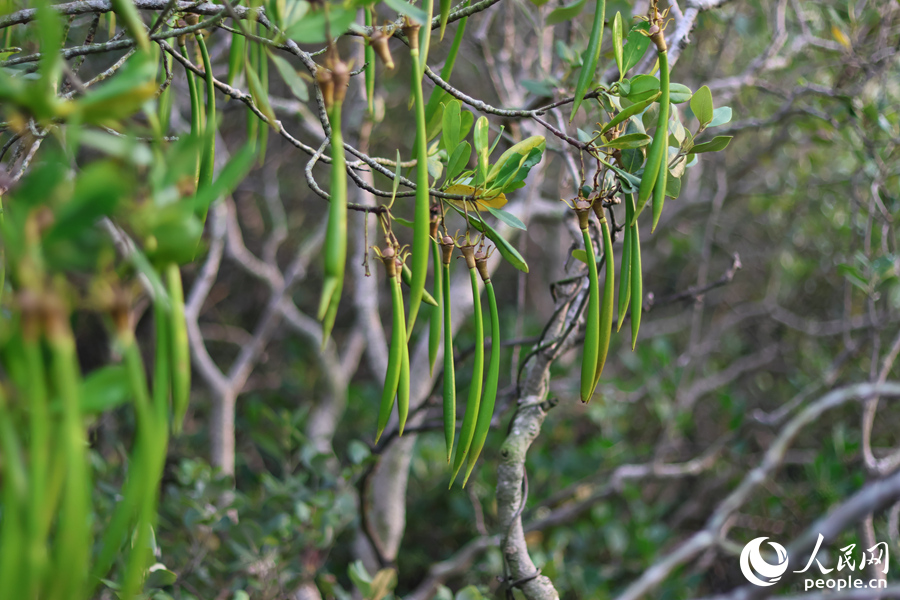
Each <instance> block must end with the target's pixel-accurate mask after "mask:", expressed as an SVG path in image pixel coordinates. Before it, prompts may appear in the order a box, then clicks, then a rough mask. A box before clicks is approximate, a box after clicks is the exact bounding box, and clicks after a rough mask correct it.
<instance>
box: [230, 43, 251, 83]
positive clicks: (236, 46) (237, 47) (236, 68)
mask: <svg viewBox="0 0 900 600" xmlns="http://www.w3.org/2000/svg"><path fill="white" fill-rule="evenodd" d="M246 53H247V38H245V37H244V36H243V35H241V34H240V33H239V32H237V31H235V32H233V33H232V34H231V46H230V47H229V48H228V77H227V78H226V79H225V81H226V82H227V83H228V85H234V82H235V80H236V79H237V78H238V75H240V74H241V69H243V68H244V56H245V55H246Z"/></svg>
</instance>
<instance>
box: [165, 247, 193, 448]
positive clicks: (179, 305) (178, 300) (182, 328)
mask: <svg viewBox="0 0 900 600" xmlns="http://www.w3.org/2000/svg"><path fill="white" fill-rule="evenodd" d="M165 277H166V286H167V288H168V292H169V301H170V304H171V307H172V314H171V315H170V318H169V320H168V323H169V344H170V348H171V352H170V353H169V355H170V357H171V361H172V363H171V377H172V431H173V433H176V434H178V433H181V426H182V424H183V423H184V416H185V415H186V414H187V409H188V404H189V403H190V399H191V351H190V346H189V342H188V335H187V320H186V318H185V315H184V289H183V287H182V284H181V271H180V270H179V269H178V265H177V264H175V263H170V264H169V265H168V266H166V273H165Z"/></svg>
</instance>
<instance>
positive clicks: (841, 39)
mask: <svg viewBox="0 0 900 600" xmlns="http://www.w3.org/2000/svg"><path fill="white" fill-rule="evenodd" d="M831 35H833V36H834V39H836V40H837V42H838V44H840V45H841V46H843V47H844V48H846V49H847V50H849V49H850V38H848V37H847V35H846V34H845V33H844V32H843V31H841V30H840V29H838V26H837V25H832V26H831Z"/></svg>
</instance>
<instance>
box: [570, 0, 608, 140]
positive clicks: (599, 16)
mask: <svg viewBox="0 0 900 600" xmlns="http://www.w3.org/2000/svg"><path fill="white" fill-rule="evenodd" d="M605 19H606V0H597V5H596V7H595V8H594V24H593V26H592V27H591V37H590V39H589V40H588V47H587V50H586V51H585V53H584V64H583V65H582V67H581V72H580V73H579V74H578V82H577V83H576V84H575V98H574V102H573V103H572V115H571V116H570V117H569V122H570V123H571V122H572V119H574V118H575V113H577V112H578V107H580V106H581V102H582V100H584V95H585V93H586V92H587V91H588V86H590V84H591V82H592V81H594V76H595V74H596V71H597V61H599V60H600V48H601V47H602V46H603V23H604V21H605Z"/></svg>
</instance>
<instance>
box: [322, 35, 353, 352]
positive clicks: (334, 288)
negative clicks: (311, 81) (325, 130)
mask: <svg viewBox="0 0 900 600" xmlns="http://www.w3.org/2000/svg"><path fill="white" fill-rule="evenodd" d="M329 55H330V56H329V59H328V62H329V66H330V69H325V68H322V67H320V68H319V69H318V70H317V71H316V80H317V82H318V84H319V88H320V89H321V90H322V97H323V98H324V100H325V110H326V111H327V112H328V120H329V124H330V126H331V197H330V199H329V202H330V205H329V210H328V227H327V229H326V232H325V281H324V283H323V285H322V297H321V300H320V301H319V311H318V317H319V320H320V321H322V347H323V348H324V347H325V344H327V343H328V339H329V338H330V337H331V330H332V328H333V327H334V321H335V318H336V317H337V310H338V304H340V301H341V291H342V290H343V287H344V268H345V266H346V262H347V172H346V168H345V165H346V159H345V157H344V138H343V136H342V135H341V107H342V105H343V103H344V96H345V95H346V93H347V84H348V83H349V81H350V69H349V68H348V67H347V64H346V63H344V62H343V61H341V59H340V57H338V56H337V51H336V50H335V49H334V47H333V46H332V47H331V48H330V49H329Z"/></svg>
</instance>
